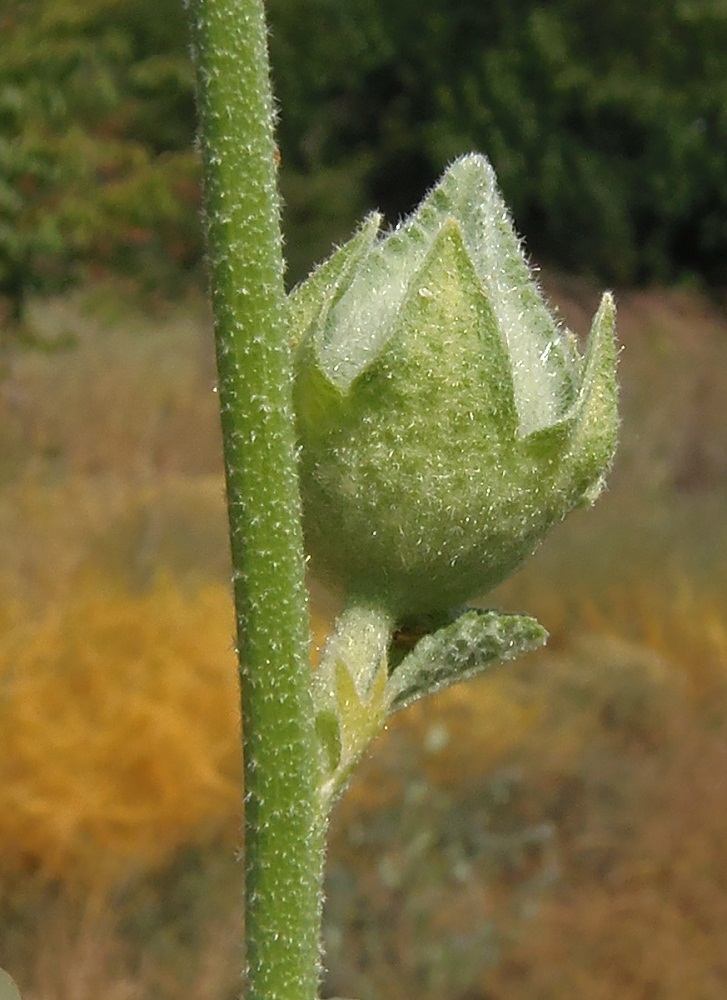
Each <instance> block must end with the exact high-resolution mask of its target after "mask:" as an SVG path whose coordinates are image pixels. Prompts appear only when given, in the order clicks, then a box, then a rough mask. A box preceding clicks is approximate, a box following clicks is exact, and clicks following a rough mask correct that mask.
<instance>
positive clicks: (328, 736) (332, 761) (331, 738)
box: [316, 712, 341, 774]
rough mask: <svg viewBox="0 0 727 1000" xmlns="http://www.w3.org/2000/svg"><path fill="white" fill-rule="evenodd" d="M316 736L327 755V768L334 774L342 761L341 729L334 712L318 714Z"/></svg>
mask: <svg viewBox="0 0 727 1000" xmlns="http://www.w3.org/2000/svg"><path fill="white" fill-rule="evenodd" d="M316 736H317V737H318V742H319V743H320V745H321V748H322V749H323V751H324V753H325V755H326V769H327V771H328V773H329V774H333V772H334V771H335V770H336V768H337V767H338V765H339V764H340V762H341V729H340V726H339V724H338V719H337V718H336V715H335V713H334V712H319V713H318V715H316Z"/></svg>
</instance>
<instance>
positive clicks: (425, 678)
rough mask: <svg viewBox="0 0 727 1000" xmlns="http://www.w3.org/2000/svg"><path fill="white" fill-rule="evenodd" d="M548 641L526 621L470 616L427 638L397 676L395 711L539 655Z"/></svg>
mask: <svg viewBox="0 0 727 1000" xmlns="http://www.w3.org/2000/svg"><path fill="white" fill-rule="evenodd" d="M547 638H548V633H547V632H546V631H545V629H544V628H543V627H542V625H540V624H539V623H538V622H537V621H535V619H534V618H529V617H527V616H526V615H503V614H500V613H499V612H498V611H478V610H475V609H470V610H469V611H465V612H464V614H462V615H461V616H460V617H459V618H458V619H457V620H456V621H454V622H453V623H452V624H451V625H446V626H445V627H444V628H441V629H439V630H438V631H437V632H433V633H432V634H430V635H425V636H424V638H423V639H421V640H420V641H419V642H418V643H417V645H416V646H415V647H414V649H413V650H412V652H411V653H409V655H408V656H406V657H405V658H404V660H403V661H402V663H401V665H400V666H399V667H397V668H396V670H394V672H393V674H392V675H391V677H390V678H389V682H388V685H387V692H386V693H387V700H388V702H389V706H390V711H391V712H396V711H398V710H399V709H400V708H405V707H406V706H407V705H410V704H411V703H412V702H414V701H417V700H418V699H419V698H423V697H424V696H425V695H428V694H434V692H436V691H441V690H442V689H443V688H446V687H450V685H452V684H457V683H458V682H459V681H463V680H468V679H469V678H471V677H475V676H477V674H481V673H483V672H484V671H486V670H488V669H489V668H490V667H493V666H494V665H495V664H497V663H498V662H501V661H503V660H512V659H515V657H517V656H520V655H522V654H523V653H528V652H530V651H531V650H533V649H537V648H538V647H539V646H542V645H544V644H545V641H546V639H547Z"/></svg>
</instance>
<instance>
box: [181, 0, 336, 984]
mask: <svg viewBox="0 0 727 1000" xmlns="http://www.w3.org/2000/svg"><path fill="white" fill-rule="evenodd" d="M190 12H191V25H192V41H193V50H194V57H195V65H196V76H197V96H198V109H199V123H200V138H201V145H202V153H203V159H204V188H205V205H206V217H207V240H208V254H209V265H210V280H211V289H212V302H213V309H214V322H215V341H216V349H217V366H218V376H219V387H218V388H219V397H220V412H221V421H222V435H223V447H224V461H225V474H226V484H227V501H228V511H229V526H230V540H231V551H232V565H233V580H234V596H235V609H236V619H237V638H238V650H239V662H240V674H241V689H242V727H243V754H244V764H245V767H244V773H245V901H246V919H245V937H246V973H245V996H246V1000H314V998H315V997H316V995H317V986H318V977H319V951H320V945H319V936H320V934H319V926H320V907H321V878H322V865H323V844H324V825H325V820H324V815H323V810H322V809H321V806H320V796H319V788H318V785H319V780H318V777H319V750H318V743H317V740H316V735H315V726H314V712H313V703H312V693H311V683H310V661H309V643H310V640H309V626H308V615H307V600H306V591H305V585H304V555H303V544H302V532H301V518H300V499H299V492H298V485H297V475H296V463H295V438H294V421H293V415H292V400H291V385H292V382H291V363H290V351H289V344H288V340H289V338H288V325H287V321H286V300H285V292H284V285H283V256H282V244H281V235H280V225H279V204H278V194H277V177H276V167H275V144H274V136H273V121H274V114H273V104H272V97H271V92H270V83H269V70H268V56H267V39H266V29H265V19H264V10H263V4H262V0H193V2H192V3H191V5H190Z"/></svg>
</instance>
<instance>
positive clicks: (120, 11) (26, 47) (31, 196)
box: [0, 0, 200, 319]
mask: <svg viewBox="0 0 727 1000" xmlns="http://www.w3.org/2000/svg"><path fill="white" fill-rule="evenodd" d="M0 31H2V37H3V47H2V56H1V57H0V135H1V136H2V138H1V139H0V293H1V294H3V295H4V296H5V298H6V300H7V302H8V303H9V311H10V313H11V315H12V317H13V318H15V319H19V318H20V316H21V313H22V307H23V300H24V297H25V295H26V294H27V292H28V291H29V290H32V289H40V290H50V289H53V288H57V287H59V286H60V285H62V284H64V283H67V282H68V281H69V280H73V279H74V278H75V277H77V276H78V274H79V269H81V268H83V267H87V266H90V265H92V266H93V268H94V269H95V271H96V272H98V271H99V270H101V271H103V270H105V269H113V270H122V271H124V270H126V271H133V272H134V273H135V274H140V275H142V278H144V277H146V278H147V279H149V280H152V281H163V280H165V279H168V278H170V277H171V276H172V275H173V274H175V272H176V271H177V270H178V269H179V267H184V266H186V265H188V264H191V263H194V262H195V261H196V260H198V258H199V254H200V242H199V236H198V232H197V231H198V222H197V208H198V201H199V195H198V165H197V158H196V154H195V153H194V151H193V143H192V139H193V134H194V133H193V129H194V125H193V121H194V113H193V111H194V109H193V99H192V76H191V69H190V66H189V60H188V57H187V52H186V26H185V23H184V19H183V17H182V12H181V11H180V10H179V9H178V5H177V3H176V0H156V2H155V3H154V4H147V3H145V2H143V0H84V3H83V4H78V3H76V2H75V0H9V2H8V3H6V5H5V6H4V9H3V12H2V14H1V15H0Z"/></svg>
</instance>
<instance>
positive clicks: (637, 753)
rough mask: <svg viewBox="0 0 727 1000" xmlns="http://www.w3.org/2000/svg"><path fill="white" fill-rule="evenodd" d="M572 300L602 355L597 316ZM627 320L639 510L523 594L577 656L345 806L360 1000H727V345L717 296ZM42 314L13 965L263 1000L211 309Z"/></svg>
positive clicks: (21, 459) (621, 477)
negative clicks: (247, 932) (250, 926)
mask: <svg viewBox="0 0 727 1000" xmlns="http://www.w3.org/2000/svg"><path fill="white" fill-rule="evenodd" d="M548 283H549V284H550V285H551V286H552V287H553V290H554V293H555V295H556V296H557V298H558V299H559V301H560V302H561V303H562V308H563V313H564V315H565V317H566V318H567V320H568V321H569V322H570V323H571V324H572V325H573V326H575V327H576V328H577V329H583V326H584V318H585V316H586V315H587V311H588V309H589V308H590V305H591V300H592V299H593V293H592V290H591V289H589V288H587V287H585V286H582V285H580V284H574V283H572V282H567V281H565V280H564V279H555V278H551V279H550V280H549V282H548ZM621 316H622V319H621V334H622V339H623V341H624V345H625V350H624V358H623V363H622V375H623V381H624V401H625V424H624V434H623V441H624V443H623V448H622V452H621V456H620V459H619V464H618V467H617V468H616V470H615V473H614V476H613V480H612V483H613V485H612V489H611V491H610V492H609V494H608V495H607V496H606V497H605V498H604V500H603V501H602V502H601V504H600V505H599V507H598V508H596V510H595V511H593V512H588V513H587V514H584V515H577V516H576V517H574V518H573V519H572V520H571V521H570V522H569V523H568V524H567V525H564V526H563V528H562V529H560V531H559V533H558V534H557V535H556V537H555V538H554V539H553V540H552V541H551V542H550V543H548V545H546V546H545V547H544V549H543V550H542V551H541V552H540V553H539V554H538V556H537V557H536V559H535V560H534V561H533V563H532V565H531V566H530V567H529V568H528V569H526V570H524V571H523V572H522V573H521V574H519V575H518V576H516V577H515V578H514V579H513V580H512V581H510V582H509V583H508V584H507V585H506V586H505V587H503V588H502V589H501V591H499V592H498V593H497V594H496V595H495V597H494V599H493V601H494V602H496V603H497V604H498V605H500V606H502V607H505V608H509V609H513V610H515V609H518V610H519V609H523V610H528V611H531V612H533V613H536V614H537V615H538V616H539V617H540V618H541V620H542V621H543V622H544V624H546V626H547V627H548V628H549V630H550V631H551V637H552V638H551V643H550V646H549V648H548V650H546V651H545V652H543V653H542V654H538V655H536V656H531V657H530V658H528V659H526V660H524V661H523V662H521V663H519V664H516V665H514V666H511V667H508V668H507V670H504V671H502V672H500V673H496V674H494V675H493V676H492V677H489V678H485V679H482V680H481V681H478V682H477V683H474V684H471V685H469V686H466V687H462V688H457V689H454V690H452V691H450V692H447V693H445V694H443V695H440V696H438V698H437V699H435V700H433V701H431V702H428V703H423V704H420V705H418V706H415V707H414V708H413V709H411V710H409V711H408V712H406V713H403V714H402V715H401V716H399V717H397V719H396V720H394V722H393V724H392V725H391V726H390V728H389V731H388V732H387V734H386V735H385V736H384V737H383V738H382V739H381V740H380V742H379V743H378V745H377V747H376V750H375V752H374V753H373V754H372V755H371V756H370V758H369V759H368V760H367V762H366V764H365V765H364V766H363V768H362V769H361V772H360V773H359V774H358V776H357V777H356V779H355V781H354V783H353V786H352V789H351V791H350V793H349V794H348V795H347V796H346V797H345V798H344V799H343V800H342V802H341V804H340V806H339V808H338V810H337V813H336V816H335V819H334V825H333V832H332V844H331V852H330V864H329V878H328V897H329V898H328V907H327V917H326V938H327V942H328V956H329V957H328V967H329V972H328V977H327V982H326V989H327V991H328V992H329V993H331V994H334V993H339V994H341V995H344V996H351V995H354V996H356V995H359V996H365V997H367V998H371V1000H376V998H381V1000H400V998H401V1000H404V998H405V997H411V996H419V997H422V998H424V1000H430V998H431V1000H439V998H441V997H443V996H449V997H454V998H459V1000H570V998H573V1000H576V998H580V997H588V998H589V1000H601V998H603V1000H606V998H612V997H619V1000H621V998H625V1000H646V998H654V1000H672V998H673V1000H677V997H678V998H680V1000H681V998H683V997H688V998H689V1000H713V998H714V1000H717V998H718V997H723V996H725V995H727V960H725V955H727V902H725V901H726V900H727V846H726V845H727V837H726V836H725V818H724V817H725V816H727V780H726V779H725V777H724V776H725V774H727V690H726V685H727V596H726V595H727V560H725V558H724V553H725V546H726V545H727V517H726V515H727V504H726V503H725V496H726V495H727V491H726V489H725V487H726V486H727V459H726V458H725V456H727V425H726V424H725V421H724V419H723V417H722V414H721V408H722V402H721V401H722V400H723V399H724V395H725V390H727V363H726V362H727V323H725V322H724V319H723V318H721V317H720V313H719V311H718V310H717V308H716V307H713V306H711V305H709V304H708V303H707V302H706V301H705V300H703V299H701V298H699V297H698V296H696V295H694V294H688V293H686V292H678V293H677V292H672V293H668V294H659V295H657V294H649V293H638V294H630V295H625V296H622V297H621ZM35 320H36V323H37V325H38V327H39V328H40V329H41V331H42V332H43V334H44V336H46V337H47V338H50V339H52V338H54V337H59V336H60V335H63V337H64V339H65V340H66V341H67V342H68V344H69V345H70V346H66V347H65V348H64V349H63V350H60V349H59V350H56V351H54V352H53V353H47V354H43V353H39V352H34V353H25V354H18V355H15V356H13V357H10V358H9V359H8V362H7V364H6V372H5V375H4V377H3V380H2V381H0V456H1V457H0V733H1V734H2V737H1V740H0V920H1V921H2V923H0V965H3V966H5V967H7V968H8V969H9V970H10V971H11V972H12V973H13V974H14V975H15V976H16V977H17V979H18V981H19V982H20V984H21V985H22V987H23V989H24V996H25V998H29V1000H92V998H94V1000H96V998H102V1000H151V998H152V997H153V998H155V1000H157V998H158V1000H164V998H166V997H170V998H171V997H172V996H177V995H179V993H180V992H181V991H182V990H183V992H184V995H185V996H187V997H189V998H190V1000H213V998H214V1000H223V998H225V1000H228V998H229V1000H232V997H234V996H236V994H237V992H238V990H239V983H238V980H237V975H238V971H239V965H240V961H239V946H238V943H237V942H238V940H239V926H240V922H241V913H240V903H239V869H238V866H237V865H236V862H235V860H234V852H235V846H236V842H237V838H238V830H239V824H240V802H239V782H240V766H239V750H238V725H239V720H238V714H237V694H236V690H235V677H234V657H233V655H232V621H231V611H230V605H229V599H228V596H227V589H226V582H225V581H226V574H227V556H226V543H225V523H224V510H223V505H222V494H221V479H220V475H219V441H218V432H217V424H216V413H215V401H214V395H213V393H212V382H213V374H212V366H211V362H210V345H209V341H208V334H207V323H206V319H205V315H204V310H203V309H202V307H201V306H200V304H199V303H197V302H194V301H191V302H188V303H184V304H183V305H182V306H180V307H178V308H176V307H175V308H174V309H172V308H170V307H163V306H159V307H158V308H157V309H156V311H155V312H154V314H150V313H148V312H147V313H141V312H140V313H138V314H136V313H133V312H130V311H129V307H128V304H127V303H126V302H124V301H123V298H122V297H118V296H115V295H113V294H112V293H110V292H109V291H108V290H107V291H106V293H105V294H104V295H99V294H95V295H94V296H93V297H90V296H88V295H86V296H85V297H75V298H72V299H67V300H64V301H62V302H59V303H57V304H55V305H53V306H52V307H48V306H44V307H40V306H39V307H38V310H37V312H36V314H35ZM66 335H68V336H66ZM328 615H329V608H328V607H327V606H326V604H325V602H323V601H322V602H321V603H320V605H318V606H317V609H316V613H315V617H314V625H315V639H316V642H317V643H320V642H321V641H322V635H323V632H324V630H325V626H326V619H327V617H328Z"/></svg>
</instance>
